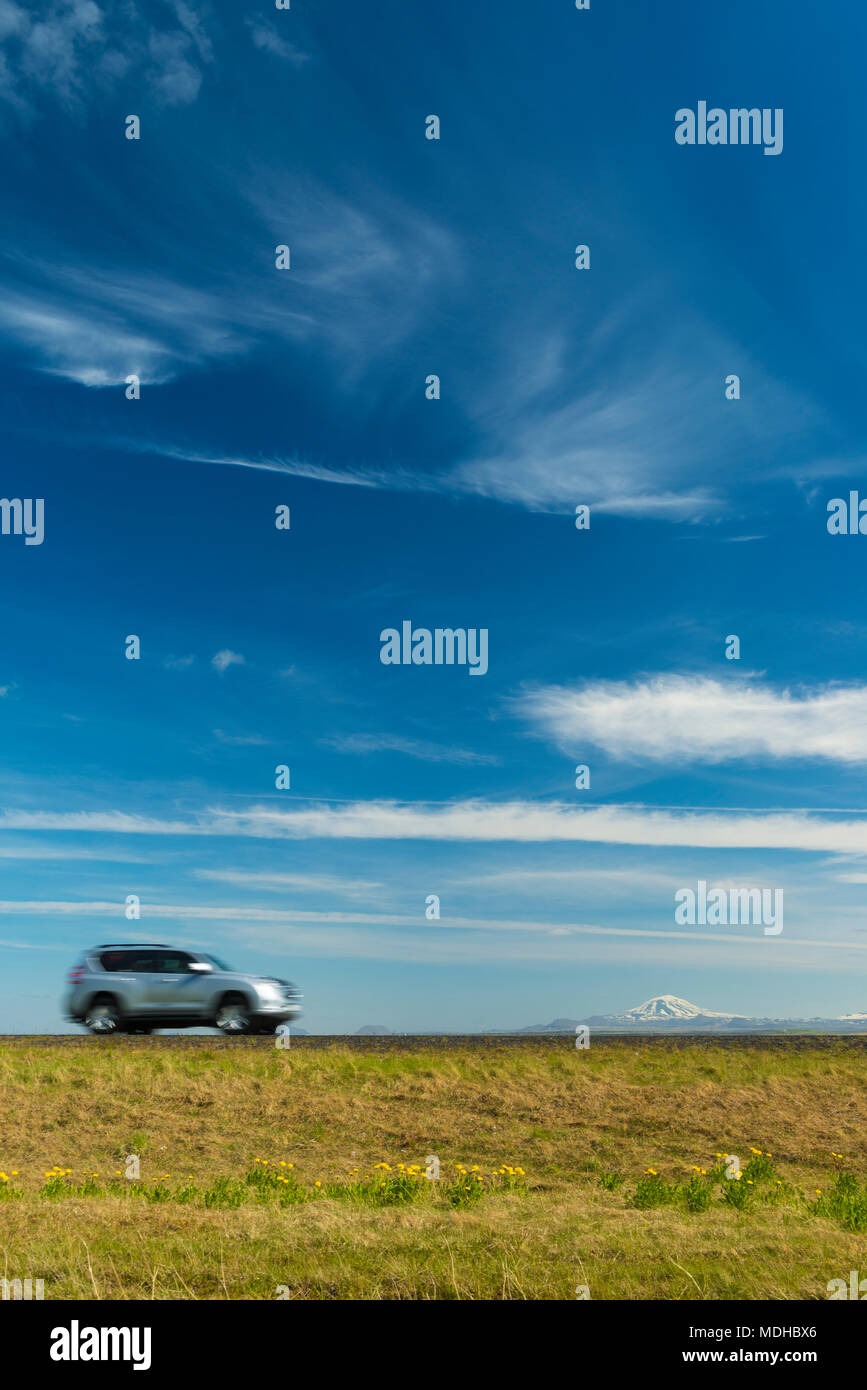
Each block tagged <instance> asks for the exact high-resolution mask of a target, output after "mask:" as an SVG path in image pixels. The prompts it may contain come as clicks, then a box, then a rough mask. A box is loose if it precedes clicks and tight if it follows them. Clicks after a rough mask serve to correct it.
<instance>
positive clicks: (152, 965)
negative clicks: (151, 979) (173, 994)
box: [117, 951, 156, 975]
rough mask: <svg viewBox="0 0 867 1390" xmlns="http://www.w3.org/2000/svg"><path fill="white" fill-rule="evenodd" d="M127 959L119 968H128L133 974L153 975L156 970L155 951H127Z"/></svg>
mask: <svg viewBox="0 0 867 1390" xmlns="http://www.w3.org/2000/svg"><path fill="white" fill-rule="evenodd" d="M124 955H125V956H126V959H125V960H124V962H123V964H122V965H119V966H118V967H117V969H118V970H128V971H129V973H130V974H131V975H151V974H153V972H154V970H156V957H155V955H154V952H153V951H126V952H124Z"/></svg>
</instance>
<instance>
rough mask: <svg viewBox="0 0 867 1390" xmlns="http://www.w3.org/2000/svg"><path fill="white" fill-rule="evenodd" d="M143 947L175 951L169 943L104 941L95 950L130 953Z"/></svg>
mask: <svg viewBox="0 0 867 1390" xmlns="http://www.w3.org/2000/svg"><path fill="white" fill-rule="evenodd" d="M142 946H147V947H148V948H149V949H151V950H152V949H153V948H154V947H156V946H159V947H160V948H161V949H162V950H166V951H171V950H173V949H174V948H173V947H171V946H169V944H168V942H167V941H103V942H101V943H100V944H99V946H94V947H93V950H94V951H130V950H133V949H136V950H138V949H140V948H141V947H142Z"/></svg>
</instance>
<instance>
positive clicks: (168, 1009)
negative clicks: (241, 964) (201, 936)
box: [153, 950, 208, 1018]
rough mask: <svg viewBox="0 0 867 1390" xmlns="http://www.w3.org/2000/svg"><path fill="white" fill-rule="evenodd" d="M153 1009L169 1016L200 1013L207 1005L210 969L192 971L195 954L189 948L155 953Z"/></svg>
mask: <svg viewBox="0 0 867 1390" xmlns="http://www.w3.org/2000/svg"><path fill="white" fill-rule="evenodd" d="M156 955H157V959H156V973H155V975H154V989H153V998H154V1008H155V1010H156V1011H157V1012H159V1013H161V1014H166V1015H167V1016H168V1017H170V1018H171V1017H172V1016H174V1015H178V1016H180V1015H189V1014H198V1013H200V1012H201V1010H202V1008H203V1007H204V1001H205V995H206V992H207V984H208V975H207V972H204V973H202V974H200V973H199V972H198V971H196V970H191V969H190V965H191V963H192V961H193V957H192V956H191V955H190V954H189V952H188V951H174V950H165V951H158V952H157V953H156Z"/></svg>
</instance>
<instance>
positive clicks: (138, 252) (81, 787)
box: [0, 0, 867, 1031]
mask: <svg viewBox="0 0 867 1390" xmlns="http://www.w3.org/2000/svg"><path fill="white" fill-rule="evenodd" d="M865 29H867V21H865V17H864V13H863V10H862V9H861V8H860V7H856V6H855V5H852V4H845V5H840V6H836V7H834V9H833V11H832V12H830V13H829V12H826V11H825V10H822V9H818V10H817V9H815V8H813V7H808V6H807V5H805V4H803V3H799V4H795V5H792V4H787V5H783V4H781V3H770V4H768V5H765V6H763V7H762V8H761V10H760V11H759V12H756V10H755V7H754V6H752V5H748V4H747V3H745V2H742V0H735V3H732V4H729V5H728V6H726V7H725V11H724V12H723V11H720V12H719V13H717V14H715V15H713V16H711V15H710V14H709V13H708V12H706V11H705V10H702V9H700V8H698V7H696V6H695V5H693V4H691V3H688V0H677V2H676V3H666V4H665V5H663V6H655V7H652V8H642V7H635V6H631V5H624V4H621V3H614V0H592V5H591V9H590V11H588V12H579V11H576V10H575V8H574V7H570V5H569V4H568V3H567V0H557V3H553V2H552V3H547V4H546V5H544V6H539V7H526V6H523V5H518V4H515V3H506V4H502V3H498V4H492V3H485V2H484V0H482V3H479V4H476V5H472V6H466V5H463V4H458V3H456V2H455V0H444V3H442V4H440V5H437V6H436V7H434V8H430V7H422V6H408V5H405V4H399V3H396V0H395V3H391V0H383V3H380V4H378V5H377V6H375V7H359V6H357V5H354V4H349V3H345V0H335V3H330V4H329V5H327V6H323V5H319V4H315V3H312V0H293V3H292V7H291V10H289V11H278V10H277V9H276V8H275V7H274V6H269V5H268V4H267V3H265V0H262V3H260V4H243V3H240V4H232V5H229V4H223V3H220V4H210V5H205V4H197V3H193V0H188V3H181V0H175V2H174V3H162V4H157V3H153V4H144V3H142V2H141V0H136V2H135V3H132V0H125V2H124V3H109V0H105V3H95V2H93V3H92V2H91V0H75V2H74V3H62V2H61V0H58V2H57V3H52V4H50V5H47V4H40V3H33V4H29V5H27V6H26V7H19V6H17V5H15V4H12V3H9V0H0V54H2V61H0V139H2V142H3V153H4V195H5V196H4V205H5V208H4V211H5V216H4V219H3V226H2V232H0V374H2V399H3V414H2V420H3V428H4V435H5V438H4V441H3V442H4V448H3V457H4V467H3V482H2V489H0V490H2V493H3V495H4V496H6V497H8V498H16V497H20V498H37V497H38V498H43V499H44V503H45V539H44V542H43V543H42V544H41V545H39V546H25V544H24V539H23V537H22V536H16V535H3V536H0V581H2V582H0V604H2V624H3V634H4V641H3V645H2V652H0V692H2V695H0V719H2V723H3V732H4V739H3V748H4V758H3V767H2V798H0V800H2V806H3V808H4V809H3V813H2V816H0V865H2V869H3V883H4V888H3V891H2V894H0V897H2V902H0V918H2V920H0V967H2V974H0V1029H2V1031H16V1030H22V1031H30V1030H35V1031H43V1030H52V1029H58V1028H62V1027H63V1026H64V1025H63V1022H62V1019H61V1016H60V1013H59V1009H58V995H59V991H60V988H61V986H62V981H63V977H64V974H65V971H66V969H67V968H68V966H69V965H70V964H71V962H72V960H73V959H74V958H75V957H76V956H77V954H78V953H79V951H80V950H81V949H82V948H83V947H85V946H87V945H90V944H93V943H94V942H96V941H102V940H109V939H111V938H117V937H118V936H119V937H121V938H126V937H132V936H139V937H145V938H151V939H157V940H171V941H172V942H178V943H180V942H185V943H188V944H189V945H191V946H199V947H201V948H203V949H208V948H210V949H213V950H215V951H217V952H218V953H222V954H224V955H227V956H229V957H230V959H232V960H233V961H234V962H235V963H237V964H238V965H239V966H242V967H244V968H250V969H255V970H260V971H263V972H267V973H271V972H276V973H278V974H281V975H286V976H289V977H290V978H293V979H295V980H297V981H298V983H299V984H300V985H301V987H302V989H303V991H304V993H305V996H306V1009H307V1012H306V1017H305V1019H304V1020H303V1022H304V1024H305V1026H307V1027H308V1028H310V1029H312V1030H315V1031H332V1030H334V1031H340V1030H353V1029H355V1028H357V1027H358V1026H360V1025H361V1024H363V1023H384V1024H386V1025H387V1026H390V1027H392V1028H394V1029H400V1030H408V1031H412V1030H413V1029H427V1028H433V1029H436V1028H444V1029H461V1028H467V1029H473V1028H484V1027H494V1028H496V1027H509V1026H521V1025H524V1024H529V1023H533V1022H541V1021H544V1020H546V1019H549V1018H552V1017H554V1016H558V1015H559V1016H563V1015H571V1016H575V1017H581V1016H586V1015H587V1014H591V1013H599V1012H609V1011H613V1012H619V1011H622V1010H624V1009H626V1008H629V1007H631V1006H633V1005H635V1004H638V1003H640V1002H641V1000H643V999H645V998H647V997H648V996H650V995H653V994H657V993H674V994H679V995H683V996H685V997H687V998H689V999H692V1000H694V1001H695V1002H697V1003H699V1004H701V1005H703V1006H705V1007H707V1008H710V1009H716V1010H731V1011H736V1012H740V1013H755V1014H761V1015H773V1016H783V1015H826V1016H828V1015H836V1014H840V1013H848V1012H852V1011H858V1012H864V1011H867V983H865V963H867V955H865V951H867V933H865V924H864V909H863V903H864V891H865V884H867V814H865V811H864V806H865V801H864V793H865V780H867V779H865V770H867V683H865V678H864V669H865V655H867V620H865V617H864V612H863V592H864V587H863V568H864V564H865V555H867V551H865V552H862V546H867V540H865V538H864V537H862V536H844V537H838V536H830V535H829V534H828V531H827V526H826V521H827V510H826V508H827V503H828V501H829V500H830V499H831V498H833V497H837V496H848V493H849V490H850V489H857V488H859V486H862V487H864V490H865V493H867V478H865V471H864V468H863V462H862V460H863V438H864V419H863V417H864V413H865V406H864V401H865V393H864V390H863V379H864V373H865V367H867V363H865V346H864V335H863V306H864V302H865V295H864V276H865V263H864V258H863V254H862V247H861V242H862V237H861V228H862V227H863V225H864V221H865V208H864V206H863V205H864V200H865V193H864V188H863V181H861V180H859V179H858V178H857V177H855V178H853V177H852V171H853V169H856V170H857V168H858V167H860V165H859V159H860V152H861V149H862V147H863V142H864V138H865V118H864V112H863V107H862V106H861V105H860V104H859V103H858V102H857V101H856V96H855V94H856V93H857V92H858V91H859V89H860V78H861V73H860V66H861V57H860V55H861V53H862V52H863V46H864V39H865V37H867V35H865ZM700 100H707V101H708V104H709V105H714V104H718V105H719V106H721V107H723V108H729V107H739V106H748V107H752V106H755V107H759V108H765V107H768V108H775V109H776V108H782V109H783V111H784V113H785V123H784V131H785V140H784V148H783V151H782V153H781V154H780V155H779V156H777V157H770V158H769V157H765V156H764V154H763V152H762V150H761V148H755V147H736V146H728V147H716V148H714V147H709V146H705V147H699V146H695V147H683V146H679V145H677V144H676V143H675V140H674V128H675V112H676V110H678V109H679V108H682V107H693V108H694V107H695V106H696V105H697V103H698V102H699V101H700ZM131 113H134V114H137V115H138V116H139V117H140V120H141V139H140V140H138V141H131V140H127V139H126V138H125V137H124V128H125V127H124V123H125V119H126V117H127V116H128V115H129V114H131ZM430 114H437V115H438V116H439V117H440V121H441V138H440V139H439V140H438V141H433V140H427V139H425V119H426V117H427V116H428V115H430ZM281 244H286V245H288V246H289V247H290V250H291V268H290V269H289V270H286V271H280V270H277V269H276V267H275V248H276V247H277V246H278V245H281ZM578 244H587V245H589V246H590V248H591V266H590V269H589V270H586V271H578V270H576V269H575V265H574V248H575V246H576V245H578ZM431 373H436V374H437V375H438V376H439V377H440V380H441V398H440V399H439V400H428V399H426V395H425V380H426V378H427V377H428V375H429V374H431ZM731 373H736V374H737V375H738V376H739V377H740V380H741V397H740V399H739V400H736V401H732V400H727V399H726V398H725V379H726V377H727V376H728V375H729V374H731ZM130 374H136V375H138V376H139V377H140V379H141V398H140V399H139V400H128V399H127V398H126V394H125V384H124V383H125V381H126V378H127V377H128V376H129V375H130ZM284 504H285V505H287V506H289V507H290V508H291V528H290V529H289V530H288V531H279V530H277V529H276V527H275V524H274V518H275V509H276V508H277V507H278V506H280V505H284ZM578 504H586V505H589V506H590V508H591V525H590V529H589V530H587V531H578V530H576V528H575V526H574V512H575V507H576V505H578ZM405 619H409V620H411V621H412V622H413V624H414V625H416V626H421V627H429V628H435V627H465V628H486V629H487V630H488V633H489V669H488V671H487V673H486V674H485V675H484V676H481V677H477V678H472V677H470V675H469V673H468V671H467V669H466V668H461V667H437V666H429V667H425V666H420V667H416V666H408V667H403V666H400V667H390V666H384V665H383V664H382V663H381V662H380V659H379V653H380V632H381V631H382V630H383V629H385V628H388V627H399V626H400V624H401V622H402V621H403V620H405ZM128 634H137V635H138V636H139V637H140V638H141V659H140V660H137V661H130V660H127V659H126V658H125V655H124V639H125V638H126V636H127V635H128ZM729 634H737V635H738V636H739V637H740V641H741V657H740V660H738V661H729V660H726V659H725V654H724V652H725V639H726V637H727V636H728V635H729ZM579 763H583V764H587V765H588V766H589V767H590V769H591V784H590V787H589V789H586V790H577V789H576V788H575V785H574V781H575V779H574V768H575V766H576V764H579ZM280 764H286V765H288V766H289V767H290V768H291V787H290V789H289V790H282V791H278V790H276V788H275V768H276V767H277V766H278V765H280ZM700 879H703V880H706V881H708V882H710V883H712V884H720V885H734V886H742V887H751V886H766V887H776V888H782V889H783V890H784V893H785V930H784V931H783V933H782V934H781V935H779V936H777V937H766V936H764V935H763V933H762V930H761V928H760V927H753V926H748V927H742V928H738V927H734V928H733V927H728V928H714V927H702V926H697V927H695V928H692V929H690V928H684V927H680V926H677V925H676V924H675V921H674V894H675V892H676V891H677V889H678V888H680V887H684V886H690V885H693V886H694V885H695V884H696V882H697V881H698V880H700ZM130 893H135V894H137V895H139V896H140V898H141V902H142V918H141V921H140V922H139V923H128V922H126V921H125V920H124V917H123V904H124V901H125V899H126V895H127V894H130ZM429 894H437V895H439V897H440V900H441V917H440V919H439V920H438V921H428V920H426V917H425V899H426V898H427V896H428V895H429Z"/></svg>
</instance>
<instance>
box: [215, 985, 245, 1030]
mask: <svg viewBox="0 0 867 1390" xmlns="http://www.w3.org/2000/svg"><path fill="white" fill-rule="evenodd" d="M214 1023H215V1025H216V1027H217V1028H219V1030H220V1032H221V1033H225V1035H226V1036H227V1037H232V1038H237V1037H243V1036H244V1035H245V1034H248V1033H252V1031H253V1018H252V1015H251V1013H250V1010H249V1008H248V1007H247V1001H246V999H244V997H243V996H242V995H240V994H227V995H226V997H225V998H224V999H222V1000H221V1001H220V1005H219V1008H218V1009H217V1013H216V1017H215V1019H214Z"/></svg>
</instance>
